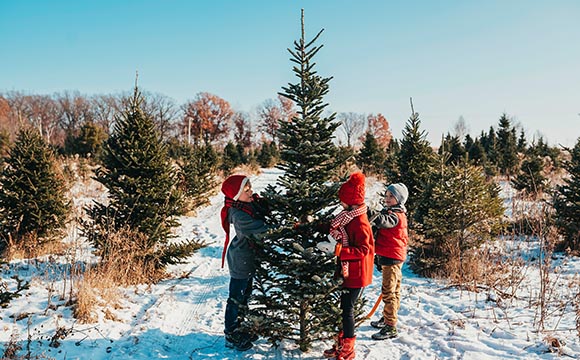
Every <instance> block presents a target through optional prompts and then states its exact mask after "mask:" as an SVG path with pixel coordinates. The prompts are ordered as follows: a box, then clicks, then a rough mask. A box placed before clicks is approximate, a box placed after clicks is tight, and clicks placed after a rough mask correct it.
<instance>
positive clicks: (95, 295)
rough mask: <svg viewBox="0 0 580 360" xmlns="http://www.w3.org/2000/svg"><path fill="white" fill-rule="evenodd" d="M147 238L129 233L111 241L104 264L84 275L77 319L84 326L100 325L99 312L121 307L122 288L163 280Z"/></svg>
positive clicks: (109, 315) (87, 271)
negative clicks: (87, 324)
mask: <svg viewBox="0 0 580 360" xmlns="http://www.w3.org/2000/svg"><path fill="white" fill-rule="evenodd" d="M146 241H147V238H146V237H145V236H144V235H142V234H138V233H136V232H134V231H130V230H121V231H119V232H118V233H116V234H112V235H111V236H109V238H108V242H107V249H106V251H107V252H106V255H105V256H104V258H103V259H102V260H101V262H100V263H99V264H98V265H96V266H94V267H91V268H89V269H87V270H86V271H85V272H84V274H82V279H81V280H80V282H78V283H77V284H78V285H77V286H78V289H77V295H76V301H75V306H74V316H75V318H77V319H79V321H81V322H86V323H91V322H95V321H97V320H98V319H97V315H96V311H97V309H98V308H104V309H105V316H106V317H107V318H109V319H114V318H115V316H114V315H113V314H112V313H111V312H110V311H108V312H107V311H106V310H107V309H110V308H118V307H119V302H118V299H119V296H120V292H119V290H118V287H119V286H129V285H136V284H152V283H156V282H158V281H159V280H161V279H162V278H163V277H164V276H165V272H164V271H163V270H160V269H158V268H156V267H155V264H156V261H153V259H154V258H153V257H152V256H151V254H150V251H149V250H144V249H147V245H146Z"/></svg>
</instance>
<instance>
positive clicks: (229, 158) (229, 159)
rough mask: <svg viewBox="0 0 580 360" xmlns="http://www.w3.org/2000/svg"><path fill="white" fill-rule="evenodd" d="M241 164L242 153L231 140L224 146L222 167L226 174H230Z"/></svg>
mask: <svg viewBox="0 0 580 360" xmlns="http://www.w3.org/2000/svg"><path fill="white" fill-rule="evenodd" d="M241 164H242V156H241V155H240V152H239V148H238V147H236V146H235V145H234V143H233V142H231V141H229V142H228V143H227V144H226V146H225V147H224V152H223V155H222V163H221V165H220V169H221V170H223V172H224V173H225V174H229V173H231V172H232V170H233V169H234V168H235V167H236V166H240V165H241Z"/></svg>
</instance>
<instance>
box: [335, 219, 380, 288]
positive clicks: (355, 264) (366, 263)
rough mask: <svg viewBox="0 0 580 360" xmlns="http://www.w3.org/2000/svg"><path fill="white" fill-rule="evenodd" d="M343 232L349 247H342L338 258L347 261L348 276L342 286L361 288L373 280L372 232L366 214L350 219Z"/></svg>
mask: <svg viewBox="0 0 580 360" xmlns="http://www.w3.org/2000/svg"><path fill="white" fill-rule="evenodd" d="M345 230H346V233H347V234H348V242H349V245H350V246H348V247H346V246H343V247H342V250H341V251H340V255H339V256H338V257H339V259H340V260H341V261H348V263H349V264H348V274H349V276H348V277H347V278H346V279H344V282H343V284H342V286H343V287H345V288H362V287H365V286H367V285H368V284H370V283H371V281H372V280H373V262H374V245H373V231H372V228H371V224H370V223H369V219H368V217H367V214H363V215H361V216H357V217H356V218H354V219H352V221H351V222H349V223H348V224H347V225H346V226H345Z"/></svg>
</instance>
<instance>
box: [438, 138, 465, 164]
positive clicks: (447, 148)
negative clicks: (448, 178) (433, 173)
mask: <svg viewBox="0 0 580 360" xmlns="http://www.w3.org/2000/svg"><path fill="white" fill-rule="evenodd" d="M465 152H466V151H465V148H464V147H463V145H462V144H461V141H460V140H459V138H458V137H457V136H451V134H449V133H447V135H446V136H445V138H444V139H443V141H442V142H441V146H440V147H439V155H443V154H444V153H447V154H448V156H447V163H448V164H457V163H459V162H460V161H462V160H463V159H464V158H465Z"/></svg>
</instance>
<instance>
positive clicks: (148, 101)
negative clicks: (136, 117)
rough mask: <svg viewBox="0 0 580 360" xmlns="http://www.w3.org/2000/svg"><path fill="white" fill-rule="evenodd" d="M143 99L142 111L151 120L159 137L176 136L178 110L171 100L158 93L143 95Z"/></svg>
mask: <svg viewBox="0 0 580 360" xmlns="http://www.w3.org/2000/svg"><path fill="white" fill-rule="evenodd" d="M143 97H144V101H143V111H145V113H146V114H148V115H149V116H150V117H151V119H153V122H154V123H155V126H156V128H157V131H159V133H160V135H161V137H162V138H163V139H168V138H169V137H171V135H177V134H176V132H177V128H178V126H177V124H178V121H179V120H178V116H179V108H178V107H177V106H176V105H175V102H174V101H173V99H171V98H170V97H168V96H166V95H163V94H159V93H154V94H153V93H144V94H143Z"/></svg>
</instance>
